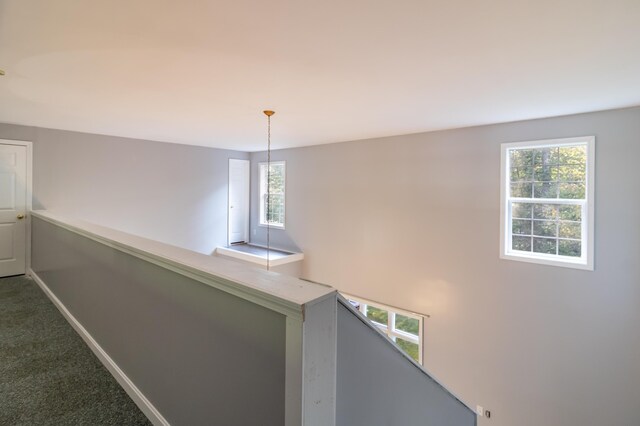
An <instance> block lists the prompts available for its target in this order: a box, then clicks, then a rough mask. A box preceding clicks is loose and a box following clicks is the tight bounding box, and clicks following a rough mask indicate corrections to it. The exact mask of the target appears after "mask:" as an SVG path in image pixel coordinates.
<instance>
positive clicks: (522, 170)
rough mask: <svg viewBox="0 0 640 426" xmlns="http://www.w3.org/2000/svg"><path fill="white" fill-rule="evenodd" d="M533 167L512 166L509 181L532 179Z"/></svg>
mask: <svg viewBox="0 0 640 426" xmlns="http://www.w3.org/2000/svg"><path fill="white" fill-rule="evenodd" d="M532 180H533V169H532V167H531V166H524V167H512V168H511V182H521V181H532Z"/></svg>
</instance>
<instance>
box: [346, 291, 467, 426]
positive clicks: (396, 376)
mask: <svg viewBox="0 0 640 426" xmlns="http://www.w3.org/2000/svg"><path fill="white" fill-rule="evenodd" d="M363 320H364V321H366V319H363V318H359V317H358V315H357V314H355V313H354V312H352V311H351V310H349V309H348V308H346V307H345V306H343V305H342V303H340V302H339V303H338V382H337V394H336V396H337V398H336V403H337V406H336V425H337V426H391V425H403V426H474V425H475V424H476V415H475V413H474V412H473V411H471V410H470V409H469V408H468V407H466V406H465V405H464V404H463V403H461V402H460V401H459V400H457V399H456V398H455V397H454V396H452V395H451V394H450V393H449V392H448V391H447V390H445V389H444V388H443V387H442V386H440V385H439V384H438V383H437V382H436V381H434V380H433V379H432V378H431V377H429V376H428V375H426V374H424V372H423V371H421V370H419V369H418V368H417V367H416V366H415V365H413V364H412V363H411V362H410V361H409V360H408V359H407V358H406V357H404V356H403V355H402V354H401V353H399V352H398V351H397V350H396V349H394V348H393V346H392V345H391V343H389V342H388V341H387V340H386V339H385V338H384V337H383V336H382V335H381V334H380V333H378V332H377V331H376V330H373V329H372V328H371V327H370V326H368V325H365V323H364V322H363Z"/></svg>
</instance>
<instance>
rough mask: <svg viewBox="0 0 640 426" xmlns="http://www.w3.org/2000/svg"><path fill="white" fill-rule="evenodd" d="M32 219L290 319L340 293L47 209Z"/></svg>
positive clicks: (36, 213)
mask: <svg viewBox="0 0 640 426" xmlns="http://www.w3.org/2000/svg"><path fill="white" fill-rule="evenodd" d="M32 216H33V217H35V218H38V219H41V220H44V221H45V222H49V223H51V224H53V225H56V226H58V227H60V228H63V229H66V230H68V231H71V232H73V233H75V234H78V235H81V236H83V237H86V238H88V239H91V240H93V241H96V242H98V243H101V244H104V245H106V246H108V247H111V248H114V249H116V250H119V251H121V252H124V253H127V254H129V255H131V256H135V257H137V258H139V259H142V260H145V261H147V262H150V263H153V264H155V265H158V266H161V267H162V268H165V269H168V270H170V271H173V272H175V273H178V274H180V275H184V276H186V277H189V278H191V279H193V280H196V281H199V282H202V283H204V284H207V285H209V286H211V287H214V288H217V289H219V290H222V291H225V292H227V293H230V294H233V295H234V296H237V297H240V298H242V299H245V300H248V301H250V302H252V303H255V304H257V305H260V306H264V307H266V308H269V309H271V310H273V311H276V312H279V313H281V314H284V315H286V316H288V317H292V318H299V319H302V318H303V311H304V305H306V304H309V303H313V302H315V301H318V300H322V299H324V298H325V297H327V296H329V295H331V294H333V293H335V292H336V290H335V289H333V288H331V287H326V286H322V285H318V284H313V283H309V282H307V281H303V280H300V279H297V278H293V277H289V276H286V275H281V274H278V273H276V272H269V271H263V270H259V269H254V268H247V267H246V266H245V265H242V264H239V263H237V262H233V261H231V260H226V259H222V258H219V257H218V258H216V257H214V256H208V255H205V254H202V253H196V252H193V251H190V250H187V249H183V248H180V247H175V246H171V245H169V244H164V243H160V242H158V241H153V240H149V239H147V238H143V237H139V236H136V235H131V234H128V233H126V232H121V231H117V230H115V229H111V228H106V227H103V226H99V225H95V224H92V223H89V222H85V221H82V220H78V219H71V218H66V217H64V216H62V215H58V214H55V213H51V212H49V211H42V210H40V211H33V212H32Z"/></svg>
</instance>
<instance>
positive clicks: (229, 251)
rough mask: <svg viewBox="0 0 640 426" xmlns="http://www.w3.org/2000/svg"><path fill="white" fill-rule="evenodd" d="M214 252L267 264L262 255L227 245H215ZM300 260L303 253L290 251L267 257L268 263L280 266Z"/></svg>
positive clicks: (263, 264)
mask: <svg viewBox="0 0 640 426" xmlns="http://www.w3.org/2000/svg"><path fill="white" fill-rule="evenodd" d="M278 251H281V250H278ZM216 253H217V254H219V255H221V256H228V257H232V258H234V259H239V260H244V261H245V262H251V263H255V264H257V265H261V266H265V267H266V266H267V259H266V258H265V257H263V256H258V255H257V254H251V253H245V252H243V251H239V250H234V249H233V248H229V247H216ZM301 260H304V254H303V253H291V254H289V255H287V256H284V257H280V258H277V259H269V264H270V265H271V266H280V265H286V264H287V263H293V262H300V261H301Z"/></svg>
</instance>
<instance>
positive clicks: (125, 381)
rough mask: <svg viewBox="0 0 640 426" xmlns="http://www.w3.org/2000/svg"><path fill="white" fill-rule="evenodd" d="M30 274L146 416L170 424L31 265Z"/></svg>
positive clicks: (159, 425)
mask: <svg viewBox="0 0 640 426" xmlns="http://www.w3.org/2000/svg"><path fill="white" fill-rule="evenodd" d="M27 272H28V275H29V276H31V277H32V278H33V280H34V281H35V282H36V284H38V286H39V287H40V288H41V289H42V291H43V292H44V294H46V295H47V297H48V298H49V299H50V300H51V301H52V302H53V304H54V305H55V306H56V308H58V310H59V311H60V313H62V315H63V316H64V317H65V319H66V320H67V321H68V322H69V324H71V326H72V327H73V329H74V330H75V331H76V332H77V333H78V334H79V335H80V337H82V340H84V341H85V343H86V344H87V346H89V348H91V350H92V351H93V353H94V354H95V355H96V356H97V357H98V359H99V360H100V362H102V364H103V365H104V366H105V367H106V368H107V370H109V372H110V373H111V375H112V376H113V377H114V378H115V379H116V380H117V381H118V383H119V384H120V386H122V388H123V389H124V390H125V392H127V394H128V395H129V397H131V399H132V400H133V402H135V404H136V405H137V406H138V408H140V410H141V411H142V412H143V413H144V415H145V416H147V418H148V419H149V420H150V421H151V423H153V424H154V425H156V426H170V423H169V422H168V421H167V420H166V419H165V418H164V417H163V416H162V414H160V412H159V411H158V410H157V409H156V407H154V406H153V404H152V403H151V401H149V400H148V399H147V398H146V397H145V396H144V394H143V393H142V392H141V391H140V389H138V388H137V387H136V385H135V384H134V383H133V382H132V381H131V379H129V378H128V377H127V375H126V374H124V372H123V371H122V370H121V369H120V367H118V364H116V363H115V361H114V360H113V359H112V358H111V357H110V356H109V354H108V353H106V352H105V351H104V349H102V347H100V345H99V344H98V342H96V341H95V339H94V338H93V337H92V336H91V334H89V332H88V331H87V330H86V329H85V328H84V327H83V326H82V324H81V323H80V322H79V321H78V320H77V319H76V318H75V317H74V316H73V314H71V312H69V310H68V309H67V308H66V307H65V306H64V304H63V303H62V302H61V301H60V299H58V298H57V297H56V295H55V294H53V292H52V291H51V290H50V289H49V287H47V285H46V284H45V283H44V281H42V279H41V278H40V277H39V276H38V274H36V273H35V272H34V271H33V270H32V269H31V267H29V268H27Z"/></svg>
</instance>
